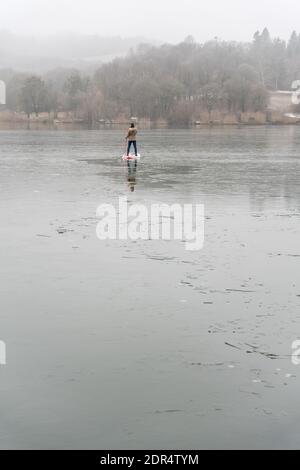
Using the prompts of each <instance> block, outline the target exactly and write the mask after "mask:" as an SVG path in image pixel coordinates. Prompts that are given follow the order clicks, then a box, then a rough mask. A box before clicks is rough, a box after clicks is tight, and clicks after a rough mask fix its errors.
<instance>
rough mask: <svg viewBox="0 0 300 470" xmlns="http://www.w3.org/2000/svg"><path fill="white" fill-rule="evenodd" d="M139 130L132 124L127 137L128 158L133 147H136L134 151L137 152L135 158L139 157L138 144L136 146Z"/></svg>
mask: <svg viewBox="0 0 300 470" xmlns="http://www.w3.org/2000/svg"><path fill="white" fill-rule="evenodd" d="M137 133H138V131H137V128H136V127H135V124H131V126H130V128H129V130H128V134H127V137H126V139H125V140H127V141H128V146H127V157H128V156H129V152H130V149H131V146H132V145H133V147H134V151H135V156H136V157H137V156H138V152H137V144H136V136H137Z"/></svg>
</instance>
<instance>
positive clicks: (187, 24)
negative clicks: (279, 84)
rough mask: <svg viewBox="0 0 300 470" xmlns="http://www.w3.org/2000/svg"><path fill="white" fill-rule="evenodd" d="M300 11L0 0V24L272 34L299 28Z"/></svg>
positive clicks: (173, 37)
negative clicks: (3, 0)
mask: <svg viewBox="0 0 300 470" xmlns="http://www.w3.org/2000/svg"><path fill="white" fill-rule="evenodd" d="M299 13H300V4H299V0H276V2H274V1H273V0H252V2H249V1H248V0H247V1H246V0H226V1H224V0H210V1H209V2H207V1H206V0H205V1H203V0H185V1H179V0H163V1H162V0H152V1H150V2H149V0H140V1H138V2H133V1H130V2H126V1H124V0H109V1H103V0H84V1H83V0H10V1H9V2H5V3H3V2H2V5H1V12H0V30H1V29H5V30H10V31H12V32H15V33H18V34H24V33H25V34H52V33H57V32H62V31H69V32H78V33H85V34H86V33H89V34H99V35H103V36H115V35H120V36H124V37H136V36H143V37H147V38H149V39H157V40H161V41H169V42H177V41H180V40H182V39H183V38H184V37H185V36H187V35H190V34H191V35H193V36H194V37H195V39H196V40H197V41H206V40H208V39H211V38H213V37H216V36H217V37H219V38H222V39H225V40H231V39H234V40H242V41H248V40H250V39H251V38H252V36H253V33H254V32H255V31H256V30H258V29H259V30H261V29H263V28H264V27H265V26H267V27H268V28H269V30H270V32H271V34H272V35H273V36H280V37H282V38H283V39H287V38H288V37H289V35H290V33H291V32H292V30H294V29H296V30H297V28H298V23H299Z"/></svg>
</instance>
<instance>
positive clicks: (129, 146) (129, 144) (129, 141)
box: [127, 140, 132, 157]
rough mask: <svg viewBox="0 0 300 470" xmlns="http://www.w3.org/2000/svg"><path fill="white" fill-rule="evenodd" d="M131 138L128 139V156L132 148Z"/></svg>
mask: <svg viewBox="0 0 300 470" xmlns="http://www.w3.org/2000/svg"><path fill="white" fill-rule="evenodd" d="M131 144H132V142H131V140H128V146H127V157H128V156H129V152H130V149H131Z"/></svg>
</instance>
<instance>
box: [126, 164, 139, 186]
mask: <svg viewBox="0 0 300 470" xmlns="http://www.w3.org/2000/svg"><path fill="white" fill-rule="evenodd" d="M137 165H138V163H137V160H132V161H128V162H127V169H128V176H127V181H128V186H129V189H130V191H131V192H132V193H133V192H134V190H135V186H136V172H137Z"/></svg>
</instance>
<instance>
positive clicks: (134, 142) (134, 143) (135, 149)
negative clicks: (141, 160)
mask: <svg viewBox="0 0 300 470" xmlns="http://www.w3.org/2000/svg"><path fill="white" fill-rule="evenodd" d="M133 146H134V151H135V156H136V157H137V155H138V152H137V145H136V140H134V141H133Z"/></svg>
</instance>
